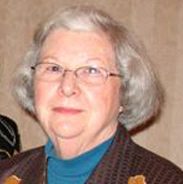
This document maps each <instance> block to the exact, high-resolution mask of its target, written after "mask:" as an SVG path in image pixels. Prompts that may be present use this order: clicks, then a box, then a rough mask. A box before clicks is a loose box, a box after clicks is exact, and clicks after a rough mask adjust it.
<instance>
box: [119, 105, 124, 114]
mask: <svg viewBox="0 0 183 184" xmlns="http://www.w3.org/2000/svg"><path fill="white" fill-rule="evenodd" d="M121 112H123V106H122V105H121V106H120V107H119V113H121Z"/></svg>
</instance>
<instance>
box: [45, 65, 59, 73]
mask: <svg viewBox="0 0 183 184" xmlns="http://www.w3.org/2000/svg"><path fill="white" fill-rule="evenodd" d="M46 70H47V71H50V72H60V71H61V69H60V67H59V66H50V67H47V69H46Z"/></svg>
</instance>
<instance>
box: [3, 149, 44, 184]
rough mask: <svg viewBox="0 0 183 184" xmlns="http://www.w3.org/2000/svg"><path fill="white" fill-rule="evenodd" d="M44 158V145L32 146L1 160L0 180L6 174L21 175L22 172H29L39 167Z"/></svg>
mask: <svg viewBox="0 0 183 184" xmlns="http://www.w3.org/2000/svg"><path fill="white" fill-rule="evenodd" d="M44 160H45V156H44V147H39V148H34V149H31V150H28V151H25V152H22V153H19V154H17V155H15V156H14V157H12V158H11V159H5V160H2V161H1V164H0V182H1V181H2V179H3V178H5V177H7V176H10V175H17V176H20V177H21V175H22V173H24V174H25V172H31V170H33V169H34V168H35V167H37V166H38V167H37V168H39V167H40V168H41V167H42V165H43V163H44ZM37 168H36V169H37Z"/></svg>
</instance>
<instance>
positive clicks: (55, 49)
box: [41, 29, 115, 62]
mask: <svg viewBox="0 0 183 184" xmlns="http://www.w3.org/2000/svg"><path fill="white" fill-rule="evenodd" d="M49 56H51V57H56V58H58V59H60V60H63V59H70V60H72V59H73V58H75V59H81V60H87V59H91V58H99V59H100V60H106V61H112V62H113V61H114V58H115V57H114V51H113V47H112V44H111V42H110V41H109V39H108V38H107V36H106V35H105V34H104V33H102V32H92V31H87V32H86V31H85V32H84V31H77V32H76V31H69V30H63V29H57V30H55V31H53V32H52V33H50V34H49V35H48V37H47V38H46V40H45V42H44V44H43V47H42V50H41V57H42V58H44V57H49Z"/></svg>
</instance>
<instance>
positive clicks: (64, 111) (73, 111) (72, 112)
mask: <svg viewBox="0 0 183 184" xmlns="http://www.w3.org/2000/svg"><path fill="white" fill-rule="evenodd" d="M53 111H54V112H56V113H60V114H66V115H67V114H68V115H75V114H79V113H81V112H83V110H82V109H77V108H71V107H54V108H53Z"/></svg>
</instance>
